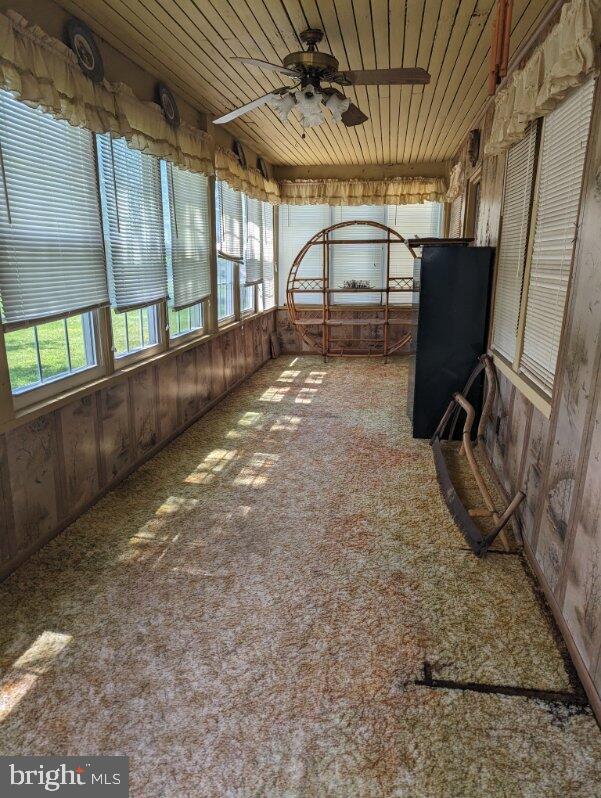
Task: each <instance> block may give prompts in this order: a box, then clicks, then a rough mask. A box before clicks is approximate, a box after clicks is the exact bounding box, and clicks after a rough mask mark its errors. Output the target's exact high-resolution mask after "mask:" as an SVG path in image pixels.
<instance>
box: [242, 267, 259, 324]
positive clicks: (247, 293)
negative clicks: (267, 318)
mask: <svg viewBox="0 0 601 798" xmlns="http://www.w3.org/2000/svg"><path fill="white" fill-rule="evenodd" d="M254 309H255V287H254V285H247V282H246V264H241V265H240V312H241V313H252V312H254Z"/></svg>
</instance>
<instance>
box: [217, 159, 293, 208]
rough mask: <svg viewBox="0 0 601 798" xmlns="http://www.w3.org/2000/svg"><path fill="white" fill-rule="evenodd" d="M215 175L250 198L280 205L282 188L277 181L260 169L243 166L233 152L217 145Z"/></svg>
mask: <svg viewBox="0 0 601 798" xmlns="http://www.w3.org/2000/svg"><path fill="white" fill-rule="evenodd" d="M215 174H216V175H217V177H218V178H219V180H224V181H225V182H226V183H227V184H228V185H230V186H231V187H232V188H233V189H235V190H236V191H243V192H244V193H245V194H246V195H247V196H248V197H253V198H254V199H258V200H262V201H263V202H270V203H271V204H272V205H279V204H280V188H279V186H278V184H277V183H276V182H275V180H268V179H266V178H265V177H263V175H262V174H261V172H259V170H258V169H252V168H251V167H248V166H242V164H241V163H240V161H239V160H238V158H236V156H235V155H234V153H233V152H230V151H229V150H226V149H224V148H223V147H220V146H219V145H217V146H216V147H215Z"/></svg>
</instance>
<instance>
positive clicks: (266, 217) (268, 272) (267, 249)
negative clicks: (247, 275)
mask: <svg viewBox="0 0 601 798" xmlns="http://www.w3.org/2000/svg"><path fill="white" fill-rule="evenodd" d="M262 206H263V307H264V309H267V308H272V307H273V306H274V305H275V264H274V252H273V206H272V205H270V204H269V202H263V203H262Z"/></svg>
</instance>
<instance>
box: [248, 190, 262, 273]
mask: <svg viewBox="0 0 601 798" xmlns="http://www.w3.org/2000/svg"><path fill="white" fill-rule="evenodd" d="M244 263H245V266H246V278H245V285H247V286H250V285H255V284H256V283H260V282H261V280H262V279H263V203H262V202H261V201H260V200H257V199H253V198H252V197H248V198H247V200H246V246H245V248H244Z"/></svg>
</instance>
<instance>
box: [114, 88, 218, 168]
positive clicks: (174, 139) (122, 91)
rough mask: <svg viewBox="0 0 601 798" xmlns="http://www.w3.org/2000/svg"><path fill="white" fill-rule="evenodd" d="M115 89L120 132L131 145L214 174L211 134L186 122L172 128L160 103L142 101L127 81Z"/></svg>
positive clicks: (186, 166) (184, 166)
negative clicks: (126, 83)
mask: <svg viewBox="0 0 601 798" xmlns="http://www.w3.org/2000/svg"><path fill="white" fill-rule="evenodd" d="M113 90H114V93H115V105H116V108H117V113H118V117H119V129H120V134H121V135H122V136H123V137H124V138H126V139H127V141H128V143H129V145H130V146H131V147H133V148H134V149H136V150H141V151H142V152H148V153H150V154H151V155H156V156H157V157H158V158H164V159H165V160H167V161H171V162H172V163H175V164H177V166H179V167H181V168H182V169H187V170H188V171H190V172H200V173H202V174H205V175H212V174H213V172H214V169H213V139H212V137H211V136H209V134H208V133H205V132H204V131H202V130H200V129H199V128H195V127H192V126H191V125H188V124H186V123H185V122H181V123H180V125H179V127H177V128H173V127H171V125H169V124H168V123H167V121H166V120H165V117H164V116H163V111H162V110H161V107H160V106H159V105H157V104H156V103H152V102H142V101H141V100H139V99H138V98H137V97H136V96H135V95H134V93H133V92H132V90H131V89H130V88H129V86H126V85H125V84H123V83H119V84H116V85H115V86H114V87H113Z"/></svg>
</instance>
